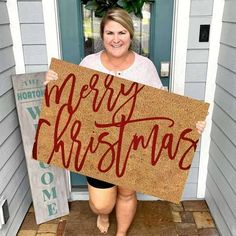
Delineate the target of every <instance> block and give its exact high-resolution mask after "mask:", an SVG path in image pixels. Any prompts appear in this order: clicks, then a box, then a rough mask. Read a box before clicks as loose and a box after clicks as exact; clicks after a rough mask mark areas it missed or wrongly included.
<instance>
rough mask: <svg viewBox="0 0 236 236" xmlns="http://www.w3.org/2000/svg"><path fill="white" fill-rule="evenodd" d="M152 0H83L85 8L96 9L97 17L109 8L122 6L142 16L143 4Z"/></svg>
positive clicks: (139, 16)
mask: <svg viewBox="0 0 236 236" xmlns="http://www.w3.org/2000/svg"><path fill="white" fill-rule="evenodd" d="M151 2H153V0H82V4H84V5H85V8H86V9H88V10H91V11H94V12H95V16H96V17H102V16H103V15H104V13H105V12H106V11H107V10H108V9H109V8H113V7H120V8H122V9H124V10H126V11H127V12H129V13H133V14H134V15H135V16H137V17H138V18H142V17H143V15H142V7H143V4H144V3H151Z"/></svg>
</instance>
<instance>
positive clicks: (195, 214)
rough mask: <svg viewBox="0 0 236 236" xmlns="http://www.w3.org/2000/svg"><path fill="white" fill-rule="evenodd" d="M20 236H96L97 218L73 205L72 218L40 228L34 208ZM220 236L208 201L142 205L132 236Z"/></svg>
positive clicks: (85, 206) (112, 222) (79, 204)
mask: <svg viewBox="0 0 236 236" xmlns="http://www.w3.org/2000/svg"><path fill="white" fill-rule="evenodd" d="M115 229H116V224H115V213H114V212H112V214H111V216H110V228H109V231H108V233H107V234H106V235H107V236H114V235H115ZM17 235H18V236H77V235H78V236H95V235H102V234H100V233H99V231H98V229H97V228H96V216H95V215H94V214H93V213H92V212H91V210H90V208H89V205H88V202H87V201H75V202H71V203H70V214H69V215H67V216H65V217H61V218H59V219H56V220H53V221H50V222H47V223H44V224H41V225H37V224H36V222H35V217H34V209H33V207H30V209H29V211H28V213H27V215H26V217H25V219H24V222H23V224H22V226H21V228H20V230H19V232H18V234H17ZM175 235H182V236H184V235H185V236H186V235H199V236H216V235H220V234H219V233H218V231H217V229H216V226H215V223H214V220H213V219H212V216H211V214H210V212H209V209H208V207H207V204H206V202H205V201H183V202H181V203H180V204H172V203H169V202H165V201H139V203H138V209H137V214H136V216H135V219H134V222H133V224H132V225H131V227H130V230H129V232H128V236H175Z"/></svg>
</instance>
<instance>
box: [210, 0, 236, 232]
mask: <svg viewBox="0 0 236 236" xmlns="http://www.w3.org/2000/svg"><path fill="white" fill-rule="evenodd" d="M235 12H236V1H235V0H234V1H233V0H228V1H227V0H226V1H225V7H224V15H223V23H222V32H221V41H220V53H219V58H218V71H217V78H216V91H215V99H214V110H213V118H212V119H213V126H212V131H211V145H210V159H209V165H208V176H207V189H206V200H207V203H208V205H209V207H210V210H211V213H212V214H213V216H214V219H215V221H216V224H217V226H218V228H219V230H220V232H221V234H222V235H224V236H235V235H236V181H235V179H236V14H235Z"/></svg>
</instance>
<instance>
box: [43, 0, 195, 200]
mask: <svg viewBox="0 0 236 236" xmlns="http://www.w3.org/2000/svg"><path fill="white" fill-rule="evenodd" d="M42 6H43V15H44V26H45V35H46V48H47V58H48V63H50V60H51V58H52V57H56V58H61V46H60V45H61V44H60V34H59V19H58V11H57V9H58V8H57V0H42ZM189 13H190V1H186V0H174V9H173V27H172V43H171V44H172V45H171V48H172V49H171V51H172V53H171V61H170V65H171V67H172V68H171V73H170V91H171V92H174V93H177V94H181V95H183V94H184V86H185V71H186V56H187V46H188V25H189ZM183 26H184V27H183ZM66 175H67V186H68V191H69V192H70V200H87V199H88V194H87V192H76V193H73V192H72V188H71V181H70V174H69V171H66ZM147 198H148V199H147ZM139 199H145V200H149V199H150V200H152V199H153V197H150V198H149V197H147V196H146V195H145V196H144V195H142V194H140V197H139ZM155 199H156V198H155Z"/></svg>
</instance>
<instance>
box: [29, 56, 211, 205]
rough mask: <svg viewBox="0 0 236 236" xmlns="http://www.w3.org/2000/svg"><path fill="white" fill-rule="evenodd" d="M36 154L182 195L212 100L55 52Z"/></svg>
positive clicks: (176, 197)
mask: <svg viewBox="0 0 236 236" xmlns="http://www.w3.org/2000/svg"><path fill="white" fill-rule="evenodd" d="M51 69H53V70H54V71H56V72H57V73H58V76H59V79H58V80H57V81H52V82H50V83H49V84H48V86H47V88H46V91H45V99H44V103H43V107H42V113H41V116H40V119H39V123H38V128H37V132H36V138H35V144H34V148H33V157H34V159H37V160H41V161H43V162H45V163H47V164H54V165H57V166H60V167H63V168H66V169H70V170H71V171H74V172H79V173H81V174H84V175H88V176H91V177H94V178H98V179H101V180H104V181H108V182H111V183H114V184H117V185H122V186H125V187H128V188H131V189H135V190H137V191H140V192H143V193H146V194H150V195H154V196H157V197H159V198H161V199H164V200H168V201H172V202H179V201H180V199H181V196H182V192H183V189H184V185H185V181H186V179H187V176H188V172H189V169H190V166H191V162H192V158H193V155H194V152H195V150H196V147H197V143H198V139H199V134H198V133H197V130H196V127H195V126H196V123H197V121H200V120H205V117H206V115H207V109H208V104H206V103H204V102H201V101H198V100H195V99H190V98H187V97H183V96H179V95H175V94H170V93H168V92H166V91H163V90H160V89H155V88H152V87H149V86H145V85H142V84H139V83H135V82H131V81H127V80H125V79H122V78H117V77H114V76H112V75H109V74H104V73H101V72H98V71H94V70H90V69H87V68H84V67H80V66H78V65H73V64H71V63H67V62H63V61H60V60H56V59H53V60H52V63H51Z"/></svg>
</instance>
